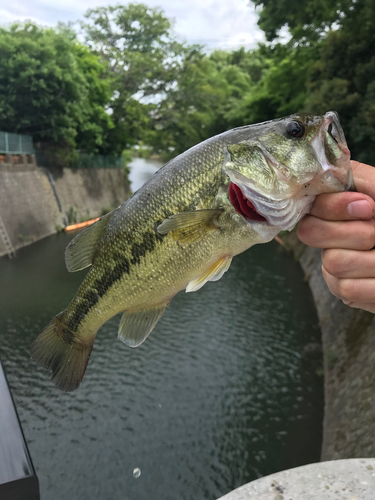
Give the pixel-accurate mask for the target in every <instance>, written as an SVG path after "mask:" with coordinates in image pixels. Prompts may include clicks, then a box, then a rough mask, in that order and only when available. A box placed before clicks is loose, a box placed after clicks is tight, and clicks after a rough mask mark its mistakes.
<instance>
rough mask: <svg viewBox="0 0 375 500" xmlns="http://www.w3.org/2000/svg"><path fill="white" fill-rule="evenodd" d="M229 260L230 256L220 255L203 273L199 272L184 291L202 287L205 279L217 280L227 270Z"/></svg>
mask: <svg viewBox="0 0 375 500" xmlns="http://www.w3.org/2000/svg"><path fill="white" fill-rule="evenodd" d="M231 262H232V257H228V256H225V257H222V258H221V259H219V260H218V261H216V262H215V263H214V264H213V265H212V266H211V267H210V268H209V269H208V270H207V271H205V272H204V273H203V274H200V275H199V276H197V277H196V278H194V279H192V280H191V281H190V283H189V284H188V286H187V287H186V292H196V291H197V290H199V289H200V288H202V286H203V285H204V284H206V283H207V281H218V280H219V279H220V278H221V277H222V276H223V274H224V273H225V272H226V271H228V269H229V266H230V264H231Z"/></svg>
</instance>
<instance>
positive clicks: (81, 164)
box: [35, 149, 122, 168]
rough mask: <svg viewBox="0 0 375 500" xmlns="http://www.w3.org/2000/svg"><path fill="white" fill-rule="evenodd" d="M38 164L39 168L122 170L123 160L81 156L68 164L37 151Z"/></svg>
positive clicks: (98, 156)
mask: <svg viewBox="0 0 375 500" xmlns="http://www.w3.org/2000/svg"><path fill="white" fill-rule="evenodd" d="M35 157H36V163H37V165H38V166H39V167H47V168H53V167H60V168H63V167H67V168H122V158H121V157H117V156H107V155H94V156H90V155H86V154H83V153H82V154H80V155H79V156H78V158H77V160H75V161H70V162H66V161H64V160H62V159H61V158H57V157H54V155H53V154H51V153H47V152H45V151H41V150H38V149H37V150H36V151H35Z"/></svg>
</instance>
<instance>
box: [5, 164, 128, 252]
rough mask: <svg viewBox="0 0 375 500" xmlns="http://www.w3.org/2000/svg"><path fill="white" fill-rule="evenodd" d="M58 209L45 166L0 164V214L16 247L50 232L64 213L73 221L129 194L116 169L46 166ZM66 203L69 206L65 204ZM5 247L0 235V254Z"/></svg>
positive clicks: (64, 218) (98, 212) (109, 206)
mask: <svg viewBox="0 0 375 500" xmlns="http://www.w3.org/2000/svg"><path fill="white" fill-rule="evenodd" d="M51 173H52V177H53V179H54V183H55V186H56V192H57V195H58V197H59V199H60V202H61V211H60V210H59V206H58V203H57V200H56V196H55V194H54V191H53V188H52V185H51V182H50V180H49V177H48V174H47V171H46V170H45V169H43V168H39V167H37V166H36V165H35V164H30V163H24V164H17V165H11V164H7V163H2V164H0V216H1V217H2V219H3V222H4V225H5V227H6V229H7V232H8V234H9V236H10V239H11V241H12V244H13V246H14V247H15V248H16V249H17V248H20V247H22V246H25V245H28V244H30V243H33V242H34V241H37V240H39V239H41V238H44V237H46V236H49V235H51V234H53V233H55V232H56V227H57V226H64V222H66V221H67V219H68V214H69V212H73V213H74V214H76V219H77V221H78V222H80V221H83V220H88V219H92V218H94V217H97V216H100V215H102V214H103V213H104V212H105V211H109V210H111V209H112V208H115V207H117V206H118V205H120V204H121V203H123V202H124V201H125V200H126V199H127V198H128V197H129V195H130V188H129V182H128V180H127V179H126V178H125V176H124V174H123V172H122V170H119V169H78V170H72V169H63V170H51ZM70 207H73V209H71V208H70ZM5 254H6V249H5V247H4V244H3V242H2V240H1V238H0V256H2V255H5Z"/></svg>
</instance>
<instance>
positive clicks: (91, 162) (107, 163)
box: [68, 154, 122, 168]
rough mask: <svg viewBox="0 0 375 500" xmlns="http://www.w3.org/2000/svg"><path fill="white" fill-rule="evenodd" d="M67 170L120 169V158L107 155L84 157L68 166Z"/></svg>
mask: <svg viewBox="0 0 375 500" xmlns="http://www.w3.org/2000/svg"><path fill="white" fill-rule="evenodd" d="M68 167H69V168H122V158H121V157H117V156H107V155H95V156H90V155H85V154H80V155H79V158H78V159H77V160H76V161H74V162H72V163H70V164H69V165H68Z"/></svg>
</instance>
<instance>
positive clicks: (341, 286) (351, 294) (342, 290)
mask: <svg viewBox="0 0 375 500" xmlns="http://www.w3.org/2000/svg"><path fill="white" fill-rule="evenodd" d="M336 290H337V294H336V295H337V297H339V298H340V299H341V300H342V301H343V302H344V303H347V302H356V298H357V297H356V287H355V285H354V283H353V280H349V279H339V280H338V282H337V286H336Z"/></svg>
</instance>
